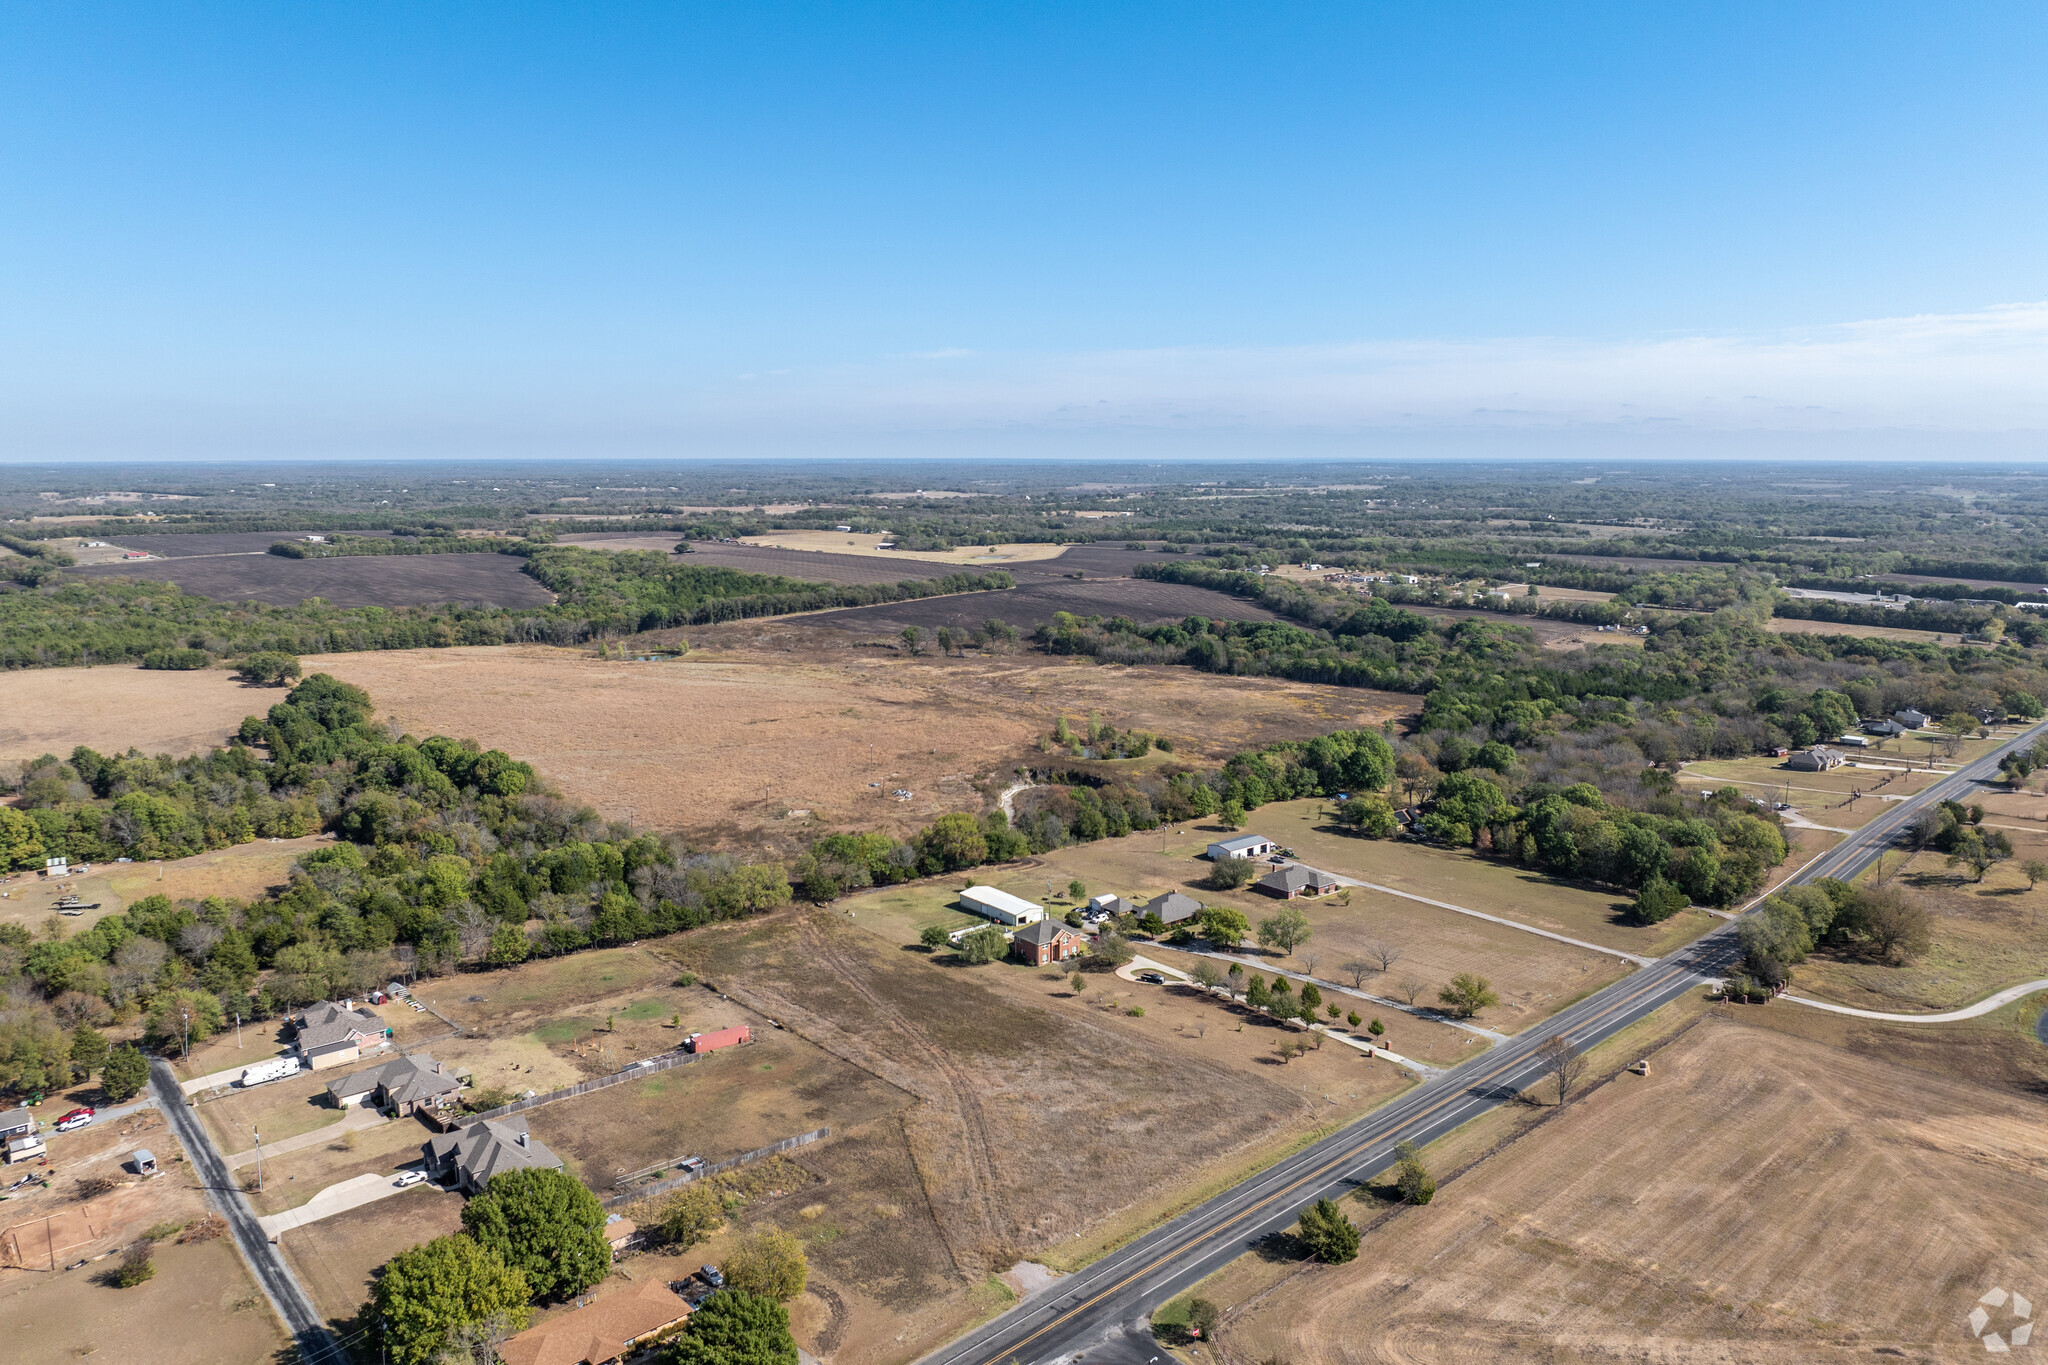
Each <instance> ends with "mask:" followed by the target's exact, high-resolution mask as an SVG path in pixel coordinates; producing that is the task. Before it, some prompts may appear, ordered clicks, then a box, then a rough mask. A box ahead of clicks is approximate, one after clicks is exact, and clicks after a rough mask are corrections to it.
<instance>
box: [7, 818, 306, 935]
mask: <svg viewBox="0 0 2048 1365" xmlns="http://www.w3.org/2000/svg"><path fill="white" fill-rule="evenodd" d="M332 842H333V840H332V838H331V836H328V835H308V836H306V837H305V838H303V839H280V840H278V841H277V842H275V843H272V842H270V841H269V840H263V841H261V842H258V843H250V844H235V845H232V846H231V847H228V848H218V849H212V850H209V851H208V852H205V853H200V854H195V855H194V856H192V857H190V858H177V859H173V860H172V861H170V862H167V863H95V864H93V870H92V871H91V872H90V873H88V874H87V875H85V876H82V877H68V878H65V879H63V880H61V881H50V880H48V879H46V878H43V877H37V876H32V875H17V876H15V877H14V878H12V879H11V880H9V881H7V882H6V883H5V884H4V886H0V891H4V892H5V895H6V899H4V900H0V924H19V925H22V926H24V927H25V928H29V929H36V930H40V929H41V928H42V927H43V924H44V922H45V921H46V920H48V919H49V917H50V916H51V915H53V914H55V913H56V909H57V900H58V898H59V897H60V896H62V895H64V894H66V893H67V892H75V893H76V894H77V895H79V896H80V897H81V898H83V899H84V900H85V901H86V903H87V904H93V903H97V904H98V905H99V909H97V910H88V911H86V912H85V913H84V914H82V915H78V916H67V917H66V918H65V921H64V922H65V924H66V925H67V926H69V929H70V931H71V932H74V933H75V932H77V931H78V930H80V929H84V928H88V927H90V926H91V925H93V924H95V923H97V922H98V921H99V920H101V919H103V918H104V917H106V916H108V915H113V914H118V913H119V912H120V911H122V910H124V909H126V908H127V907H128V906H129V905H130V904H132V903H133V902H135V901H137V900H140V899H142V898H143V897H144V896H156V895H163V896H169V897H170V898H171V899H172V900H174V901H178V900H203V899H205V898H206V897H208V896H222V897H226V898H227V899H229V900H252V899H254V898H256V897H258V896H260V895H262V894H263V892H264V891H265V890H266V889H268V888H270V887H273V886H283V885H285V884H286V883H288V882H289V881H290V880H291V866H292V864H293V863H294V862H296V861H298V859H300V858H301V857H304V856H305V855H306V854H307V853H310V852H311V851H312V850H314V849H315V848H318V847H320V846H321V845H323V844H327V843H332Z"/></svg>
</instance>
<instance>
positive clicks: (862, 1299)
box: [543, 910, 1412, 1361]
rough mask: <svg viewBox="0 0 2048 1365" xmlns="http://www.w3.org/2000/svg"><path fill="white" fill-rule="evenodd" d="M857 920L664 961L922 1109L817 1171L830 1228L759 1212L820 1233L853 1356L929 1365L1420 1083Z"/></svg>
mask: <svg viewBox="0 0 2048 1365" xmlns="http://www.w3.org/2000/svg"><path fill="white" fill-rule="evenodd" d="M860 922H861V921H860V918H859V916H858V911H856V918H855V919H854V920H853V921H851V922H849V920H848V919H847V918H845V917H844V915H843V914H841V913H838V912H833V911H800V910H791V911H786V912H781V913H779V914H777V915H775V916H772V917H768V918H766V919H762V920H758V921H753V922H750V923H746V924H732V925H715V926H710V927H708V928H706V929H703V930H699V931H697V932H694V933H691V934H688V935H684V936H679V937H676V938H673V939H670V940H667V941H666V942H665V944H664V946H663V950H664V951H665V952H667V951H672V952H674V953H675V954H676V955H677V956H678V957H679V958H682V959H683V960H685V961H688V962H689V963H690V964H691V965H692V966H693V967H694V968H696V969H697V970H698V971H700V972H701V973H702V974H703V975H704V977H705V979H706V980H709V981H714V982H716V984H717V986H718V988H719V989H720V990H722V991H725V992H727V993H728V994H730V995H732V996H733V997H734V998H735V999H736V1000H738V1001H739V1002H740V1003H742V1004H744V1005H746V1006H748V1007H749V1008H750V1009H752V1010H753V1011H755V1012H757V1013H759V1014H762V1015H766V1016H769V1017H772V1018H774V1019H777V1020H780V1021H781V1022H782V1023H783V1024H785V1025H786V1026H787V1027H788V1029H789V1030H790V1032H791V1033H793V1034H795V1035H796V1037H797V1038H799V1039H801V1040H804V1041H805V1042H807V1043H810V1044H815V1045H816V1046H817V1047H820V1048H823V1049H824V1050H825V1051H827V1052H829V1053H831V1054H832V1055H833V1056H834V1057H835V1058H837V1059H839V1060H840V1061H842V1062H845V1063H849V1064H851V1066H853V1067H856V1068H859V1069H860V1070H862V1071H865V1072H867V1073H869V1074H871V1075H873V1076H876V1077H879V1078H880V1079H881V1080H883V1081H886V1082H888V1083H889V1084H890V1085H891V1086H892V1087H894V1089H895V1090H896V1091H899V1092H902V1093H904V1094H907V1095H909V1096H912V1097H914V1101H913V1102H912V1103H911V1104H910V1105H909V1106H908V1107H907V1108H905V1109H902V1110H901V1111H900V1112H898V1113H895V1114H886V1115H881V1116H878V1117H875V1118H871V1119H868V1120H867V1121H865V1122H863V1123H857V1124H855V1125H854V1126H853V1127H852V1128H851V1129H850V1130H849V1131H848V1133H847V1134H845V1138H844V1140H842V1138H841V1137H840V1136H838V1135H835V1136H834V1138H832V1139H831V1140H829V1141H827V1142H826V1143H823V1144H820V1145H819V1146H818V1147H815V1148H806V1149H803V1151H802V1152H801V1153H799V1154H798V1160H799V1162H800V1164H801V1165H803V1166H804V1167H806V1168H808V1169H811V1170H813V1171H815V1172H817V1173H819V1174H821V1175H824V1176H826V1177H827V1179H825V1180H824V1181H822V1182H821V1183H820V1184H819V1185H818V1186H817V1187H815V1188H814V1189H812V1190H809V1191H806V1192H803V1193H801V1194H799V1195H792V1196H791V1199H790V1201H787V1202H796V1201H799V1200H801V1201H803V1202H804V1204H805V1206H808V1205H809V1204H816V1205H817V1206H818V1208H817V1210H816V1211H815V1212H814V1213H812V1214H811V1215H809V1216H808V1217H805V1216H803V1214H802V1210H801V1209H798V1210H796V1214H797V1216H798V1217H799V1218H800V1219H801V1222H799V1223H792V1222H790V1221H789V1214H788V1212H787V1211H785V1212H782V1213H776V1212H775V1211H773V1210H763V1211H762V1212H761V1213H760V1216H762V1217H773V1218H775V1219H776V1220H777V1221H780V1222H782V1223H783V1224H784V1225H785V1226H790V1227H792V1228H793V1230H796V1231H799V1232H800V1233H803V1232H805V1225H810V1227H811V1232H810V1233H807V1234H806V1235H807V1236H809V1238H810V1240H811V1243H812V1252H811V1255H812V1265H813V1269H814V1272H815V1273H817V1275H818V1276H819V1281H820V1283H821V1284H822V1285H823V1286H824V1288H826V1289H829V1290H831V1291H833V1293H834V1294H836V1295H837V1296H838V1298H839V1300H840V1302H841V1303H842V1305H844V1306H845V1308H846V1315H845V1317H844V1318H843V1319H841V1318H839V1317H835V1318H834V1321H835V1322H837V1323H838V1324H839V1326H840V1327H841V1328H842V1329H843V1334H844V1337H845V1341H846V1344H845V1345H842V1346H841V1347H840V1350H839V1351H838V1353H837V1354H835V1355H834V1357H833V1358H834V1359H835V1360H841V1361H866V1360H883V1359H886V1360H903V1359H909V1358H913V1357H915V1356H916V1355H918V1354H921V1353H922V1352H923V1351H924V1350H926V1349H929V1348H930V1347H932V1346H934V1345H936V1344H938V1343H939V1342H940V1341H943V1340H944V1339H946V1338H947V1337H948V1336H949V1335H951V1334H952V1333H953V1332H956V1331H957V1330H959V1329H960V1328H961V1327H962V1326H964V1325H965V1324H966V1323H967V1322H969V1321H971V1320H973V1319H974V1318H976V1317H978V1316H980V1315H981V1314H983V1313H985V1312H986V1311H988V1309H989V1308H991V1307H993V1306H995V1301H993V1300H991V1299H990V1298H989V1295H990V1294H992V1293H993V1292H994V1291H992V1290H990V1289H989V1288H988V1281H989V1278H990V1276H991V1275H992V1274H993V1273H995V1272H997V1271H1001V1270H1006V1269H1008V1268H1009V1267H1010V1266H1011V1265H1012V1264H1013V1263H1014V1262H1016V1261H1017V1260H1019V1259H1021V1258H1024V1257H1031V1258H1034V1259H1042V1260H1045V1261H1047V1262H1048V1263H1049V1264H1053V1265H1055V1266H1060V1265H1064V1264H1070V1263H1071V1262H1075V1261H1081V1260H1085V1259H1087V1258H1089V1257H1090V1256H1092V1255H1095V1254H1099V1252H1100V1251H1101V1250H1102V1249H1103V1247H1104V1246H1105V1245H1113V1244H1115V1243H1116V1242H1119V1241H1122V1240H1124V1239H1126V1238H1128V1237H1129V1236H1133V1235H1136V1233H1137V1232H1139V1231H1141V1230H1142V1229H1143V1228H1144V1227H1146V1226H1150V1225H1151V1223H1152V1222H1154V1221H1156V1219H1157V1218H1159V1217H1161V1216H1164V1215H1165V1214H1166V1213H1168V1212H1170V1211H1172V1210H1174V1209H1177V1208H1179V1207H1184V1206H1185V1204H1186V1203H1187V1202H1189V1201H1190V1200H1192V1199H1194V1198H1198V1197H1200V1192H1201V1191H1202V1190H1203V1189H1204V1188H1206V1187H1207V1185H1209V1184H1214V1183H1218V1182H1220V1181H1225V1180H1227V1179H1229V1178H1230V1177H1231V1176H1234V1175H1235V1174H1238V1173H1240V1172H1244V1171H1248V1170H1249V1169H1250V1168H1251V1167H1253V1166H1255V1165H1258V1164H1261V1163H1263V1162H1265V1161H1269V1160H1271V1159H1272V1158H1273V1157H1275V1156H1277V1155H1279V1154H1280V1153H1281V1152H1282V1151H1284V1150H1288V1149H1290V1148H1291V1147H1293V1146H1295V1145H1298V1144H1299V1143H1301V1142H1303V1141H1306V1140H1309V1139H1310V1138H1311V1137H1312V1136H1313V1135H1316V1134H1319V1133H1321V1132H1324V1131H1327V1130H1328V1127H1329V1125H1331V1124H1333V1123H1336V1122H1341V1121H1345V1120H1348V1119H1349V1118H1351V1117H1355V1116H1356V1115H1357V1114H1359V1113H1362V1112H1364V1111H1365V1110H1366V1109H1369V1108H1371V1107H1373V1106H1374V1105H1376V1104H1378V1103H1380V1102H1383V1101H1384V1100H1385V1099H1386V1098H1388V1097H1390V1096H1392V1095H1394V1094H1398V1093H1400V1092H1401V1091H1402V1090H1405V1089H1406V1088H1407V1087H1408V1086H1409V1085H1410V1084H1412V1082H1411V1080H1410V1079H1409V1077H1408V1075H1407V1074H1406V1073H1403V1072H1399V1071H1397V1069H1396V1068H1394V1067H1392V1066H1391V1065H1389V1064H1387V1063H1385V1062H1372V1061H1368V1060H1367V1059H1365V1058H1364V1057H1363V1056H1362V1055H1360V1054H1359V1053H1357V1052H1355V1051H1352V1050H1350V1049H1348V1048H1344V1047H1342V1045H1340V1044H1334V1043H1333V1044H1329V1045H1327V1046H1325V1047H1324V1048H1323V1049H1322V1050H1321V1051H1319V1052H1314V1053H1311V1054H1310V1055H1309V1056H1307V1057H1305V1058H1303V1059H1301V1060H1298V1061H1295V1062H1292V1063H1290V1064H1283V1063H1282V1062H1281V1061H1280V1059H1279V1057H1278V1055H1277V1052H1276V1044H1277V1043H1278V1041H1279V1040H1280V1037H1281V1032H1282V1031H1281V1030H1280V1029H1279V1028H1277V1027H1275V1026H1273V1025H1272V1024H1271V1023H1270V1021H1251V1020H1247V1019H1246V1018H1244V1017H1243V1016H1242V1015H1241V1014H1238V1013H1236V1012H1234V1011H1232V1010H1230V1009H1229V1008H1227V1007H1225V1006H1223V1005H1221V1004H1220V1002H1216V1001H1213V1000H1209V999H1204V998H1198V997H1197V995H1196V993H1194V992H1191V991H1185V990H1179V989H1167V990H1161V989H1158V988H1154V987H1147V986H1141V985H1133V984H1132V983H1128V982H1122V981H1118V980H1116V979H1114V978H1112V977H1107V976H1102V975H1091V976H1090V977H1089V978H1088V983H1087V985H1086V987H1085V988H1084V989H1083V990H1082V991H1081V992H1080V993H1079V994H1078V995H1077V994H1076V993H1075V992H1074V991H1073V989H1072V987H1071V984H1070V983H1069V981H1068V979H1067V978H1068V975H1069V972H1068V971H1067V970H1059V971H1054V970H1052V969H1037V968H1027V967H1023V966H1019V965H1016V964H1010V963H998V964H990V965H989V966H987V967H983V968H965V967H961V966H958V965H955V963H954V962H953V961H952V959H951V958H950V956H949V955H947V954H938V955H932V954H928V953H926V952H925V951H923V950H922V949H920V948H916V947H912V946H906V945H905V944H903V943H902V942H900V941H898V940H897V939H896V938H894V937H890V936H887V935H885V934H880V933H867V932H863V930H862V929H861V928H860V927H857V926H858V925H859V924H860ZM1112 1002H1114V1003H1112ZM1133 1007H1138V1008H1141V1009H1142V1010H1143V1011H1144V1013H1143V1014H1142V1015H1133V1014H1131V1013H1129V1011H1130V1010H1131V1009H1132V1008H1133ZM1240 1026H1242V1029H1241V1031H1240ZM760 1046H761V1045H758V1044H757V1045H756V1048H757V1049H758V1048H760ZM735 1060H739V1059H735ZM778 1069H779V1068H778ZM668 1074H669V1075H671V1076H674V1075H677V1074H679V1073H668ZM774 1075H775V1073H772V1072H771V1073H768V1076H769V1077H770V1078H773V1077H774ZM1225 1095H1227V1096H1228V1097H1229V1101H1230V1102H1229V1103H1227V1104H1219V1103H1217V1102H1216V1101H1217V1100H1218V1099H1219V1098H1220V1097H1222V1096H1225ZM543 1112H545V1111H543ZM565 1117H566V1116H565ZM818 1234H823V1235H818ZM897 1334H901V1335H897ZM856 1341H858V1342H862V1343H866V1344H865V1345H862V1346H860V1347H859V1348H856V1347H855V1346H854V1344H853V1343H854V1342H856ZM806 1344H807V1345H809V1344H810V1343H808V1342H807V1343H806Z"/></svg>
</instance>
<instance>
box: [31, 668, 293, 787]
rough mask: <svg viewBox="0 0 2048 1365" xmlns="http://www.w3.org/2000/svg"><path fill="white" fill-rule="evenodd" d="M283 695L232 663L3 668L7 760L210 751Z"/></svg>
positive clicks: (281, 698) (282, 697)
mask: <svg viewBox="0 0 2048 1365" xmlns="http://www.w3.org/2000/svg"><path fill="white" fill-rule="evenodd" d="M282 700H284V693H283V691H282V690H280V689H278V688H275V687H250V686H248V685H247V684H245V683H241V682H237V681H236V680H235V677H234V675H233V674H231V673H229V672H227V671H226V670H225V669H212V668H208V669H196V670H194V671H192V672H189V673H176V672H164V671H160V670H155V669H144V668H136V667H134V666H133V665H131V664H107V665H104V666H102V667H99V668H23V669H14V670H10V671H5V672H0V763H13V762H17V761H19V760H22V759H30V758H34V757H36V756H37V755H39V754H46V753H48V754H57V755H59V756H62V755H66V754H69V753H70V752H71V751H72V749H74V748H76V747H77V746H78V745H80V744H84V745H87V746H89V747H91V748H94V749H98V750H99V751H100V752H101V753H108V754H118V753H125V752H127V751H128V750H129V749H131V748H134V749H140V750H142V752H144V753H146V754H172V755H178V756H182V755H184V754H191V753H204V752H205V751H206V750H208V749H210V748H212V747H213V746H214V745H216V744H225V743H226V742H227V738H228V736H229V735H230V734H233V733H234V730H235V727H236V726H238V725H240V724H241V723H242V717H244V716H249V715H258V716H260V715H262V714H263V713H264V712H265V711H267V710H269V709H270V708H271V707H272V706H273V705H275V704H276V703H278V702H280V701H282Z"/></svg>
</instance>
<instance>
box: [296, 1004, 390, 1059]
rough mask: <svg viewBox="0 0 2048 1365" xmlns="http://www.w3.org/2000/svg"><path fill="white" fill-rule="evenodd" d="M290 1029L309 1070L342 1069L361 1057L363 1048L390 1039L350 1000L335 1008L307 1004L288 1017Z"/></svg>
mask: <svg viewBox="0 0 2048 1365" xmlns="http://www.w3.org/2000/svg"><path fill="white" fill-rule="evenodd" d="M292 1027H293V1028H294V1029H295V1030H296V1031H297V1032H296V1034H295V1035H294V1039H293V1041H294V1042H295V1043H296V1045H297V1046H298V1049H299V1051H300V1053H301V1054H303V1055H304V1056H305V1059H306V1066H307V1069H308V1070H311V1071H324V1070H326V1069H327V1068H328V1067H330V1066H346V1065H347V1064H348V1063H350V1062H353V1061H355V1060H356V1059H357V1058H358V1057H360V1056H362V1055H363V1053H362V1049H363V1047H364V1045H366V1044H369V1043H373V1042H381V1041H382V1040H383V1039H385V1038H388V1037H390V1036H391V1030H390V1029H388V1028H386V1027H385V1026H384V1021H383V1020H382V1019H380V1018H378V1017H377V1016H376V1015H374V1014H372V1013H370V1012H369V1011H368V1010H359V1009H357V1008H356V1002H355V1001H353V1000H344V1001H342V1002H341V1003H340V1004H338V1005H337V1004H335V1003H334V1002H333V1001H332V1000H323V1001H321V1002H320V1003H319V1004H317V1005H309V1006H307V1007H306V1008H305V1009H304V1010H303V1011H301V1012H300V1013H298V1014H295V1015H293V1016H292Z"/></svg>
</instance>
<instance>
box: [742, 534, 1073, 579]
mask: <svg viewBox="0 0 2048 1365" xmlns="http://www.w3.org/2000/svg"><path fill="white" fill-rule="evenodd" d="M894 539H895V537H893V536H886V535H876V534H875V533H873V532H861V531H854V532H847V531H775V532H772V533H770V534H768V535H760V536H748V537H746V538H745V539H743V540H742V541H741V542H740V543H741V544H743V545H756V546H760V547H762V548H764V549H774V550H788V551H798V552H801V551H825V552H828V553H831V554H835V555H859V556H866V557H872V558H878V559H897V560H901V559H921V560H923V561H925V562H926V563H928V564H944V565H948V566H950V569H951V571H953V572H957V571H958V570H960V569H962V568H988V569H1001V568H1007V567H1009V566H1010V565H1012V564H1018V563H1024V562H1027V561H1032V560H1044V559H1054V558H1057V557H1058V556H1059V555H1060V554H1061V553H1062V552H1063V551H1064V550H1065V549H1066V547H1065V546H1064V545H1056V544H1052V543H1049V542H1028V543H1025V544H1017V545H1011V544H999V545H961V546H957V547H956V548H954V549H951V550H898V549H894V548H891V549H886V550H885V549H883V548H882V546H883V545H885V544H891V543H892V542H893V541H894Z"/></svg>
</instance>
